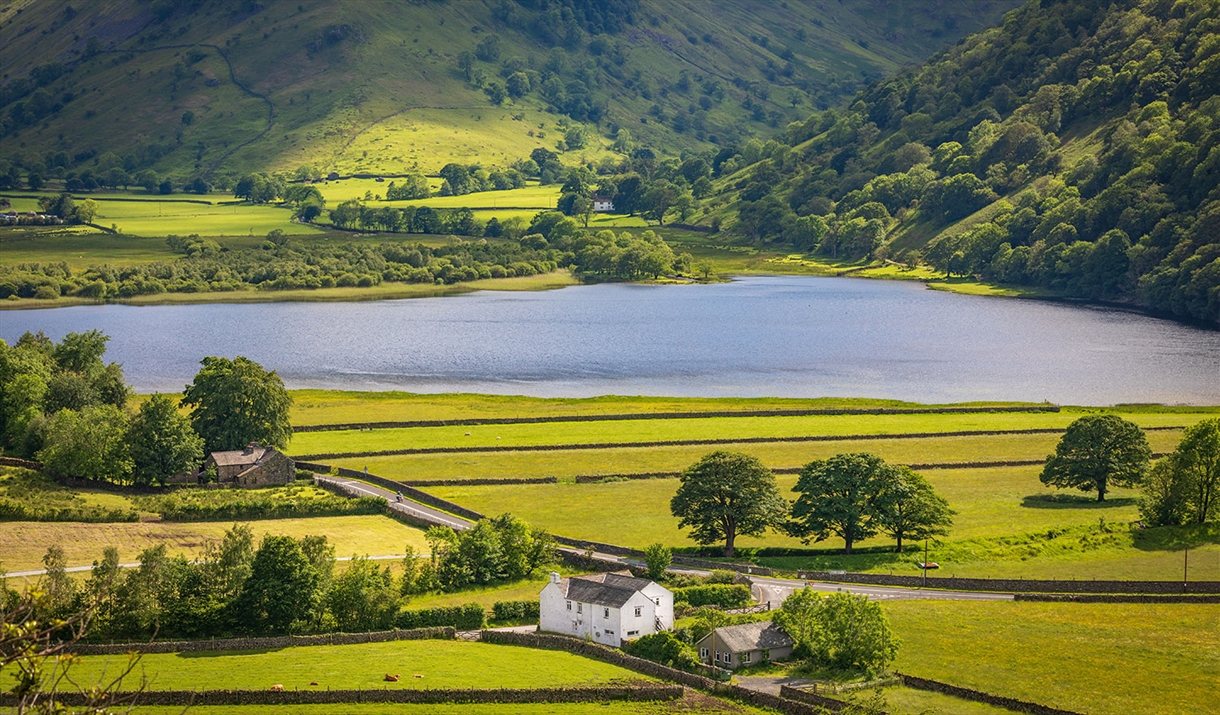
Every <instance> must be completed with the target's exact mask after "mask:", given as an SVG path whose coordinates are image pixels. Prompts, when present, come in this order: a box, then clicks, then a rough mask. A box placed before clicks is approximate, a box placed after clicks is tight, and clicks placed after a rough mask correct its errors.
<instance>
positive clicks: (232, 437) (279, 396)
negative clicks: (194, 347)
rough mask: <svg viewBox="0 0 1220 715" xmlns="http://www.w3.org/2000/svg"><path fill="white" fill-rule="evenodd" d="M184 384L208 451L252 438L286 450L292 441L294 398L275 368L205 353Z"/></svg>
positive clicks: (237, 445)
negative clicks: (290, 411)
mask: <svg viewBox="0 0 1220 715" xmlns="http://www.w3.org/2000/svg"><path fill="white" fill-rule="evenodd" d="M200 364H201V365H203V368H202V369H201V370H200V371H199V372H198V373H196V375H195V379H194V381H193V382H192V383H191V384H190V385H187V387H186V391H185V392H184V393H183V399H182V404H183V405H186V406H188V407H190V408H191V424H192V425H193V426H194V427H195V431H196V432H197V433H198V434H199V436H200V437H202V438H203V441H204V445H205V447H206V449H207V450H208V451H209V452H214V451H218V450H233V449H241V448H243V447H245V446H246V445H247V444H249V443H251V442H260V443H262V444H265V445H271V446H274V447H279V448H281V449H282V448H284V447H285V446H287V444H288V441H289V440H291V439H292V424H291V423H290V422H289V414H288V412H289V408H290V407H291V406H292V397H291V396H290V395H289V394H288V391H287V390H286V389H285V388H284V383H283V381H282V380H280V377H279V375H277V374H276V373H275V371H274V370H272V371H270V372H268V371H267V370H264V369H263V366H262V365H259V364H258V363H256V362H254V361H253V360H250V359H249V358H246V357H241V356H238V357H236V358H234V359H232V360H230V359H228V358H223V357H206V358H204V359H203V360H202V361H201V363H200Z"/></svg>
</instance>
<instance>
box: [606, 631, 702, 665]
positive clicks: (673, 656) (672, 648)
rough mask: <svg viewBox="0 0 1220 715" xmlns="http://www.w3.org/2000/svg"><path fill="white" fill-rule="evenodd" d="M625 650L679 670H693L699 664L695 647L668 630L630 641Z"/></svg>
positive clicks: (624, 647) (630, 653) (638, 656)
mask: <svg viewBox="0 0 1220 715" xmlns="http://www.w3.org/2000/svg"><path fill="white" fill-rule="evenodd" d="M623 651H624V652H625V653H627V654H628V655H634V656H635V657H637V658H643V659H644V660H651V661H652V662H654V663H660V664H661V665H666V666H669V667H670V668H677V669H678V670H686V671H693V670H695V669H696V668H697V667H698V666H699V658H698V656H696V655H695V649H694V648H691V647H690V646H689V645H687V644H685V643H683V642H682V641H680V640H678V638H677V637H676V636H674V634H673V633H670V632H668V631H661V632H660V633H650V634H648V635H646V636H644V637H642V638H637V639H636V640H633V641H628V642H627V644H626V645H625V646H623Z"/></svg>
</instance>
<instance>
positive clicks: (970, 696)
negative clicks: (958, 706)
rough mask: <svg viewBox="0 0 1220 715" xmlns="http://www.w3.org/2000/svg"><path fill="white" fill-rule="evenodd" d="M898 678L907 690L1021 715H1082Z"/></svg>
mask: <svg viewBox="0 0 1220 715" xmlns="http://www.w3.org/2000/svg"><path fill="white" fill-rule="evenodd" d="M895 675H897V676H898V677H899V678H902V684H903V685H905V686H907V687H908V688H914V689H916V690H927V691H929V692H933V693H941V694H942V695H950V696H953V697H955V698H961V699H962V700H972V701H974V702H976V703H986V704H988V705H995V706H996V707H1001V708H1006V709H1008V710H1015V711H1017V712H1022V713H1031V714H1032V715H1082V714H1081V713H1079V712H1077V711H1075V710H1063V709H1060V708H1053V707H1050V706H1048V705H1040V704H1038V703H1031V702H1028V701H1026V700H1017V699H1016V698H1008V697H1004V696H1002V695H992V694H991V693H987V692H983V691H982V690H975V689H973V688H963V687H961V686H958V685H950V684H948V683H942V682H940V681H939V680H930V679H928V678H919V677H916V676H914V675H905V674H903V673H895Z"/></svg>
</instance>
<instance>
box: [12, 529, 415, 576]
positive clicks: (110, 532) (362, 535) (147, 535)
mask: <svg viewBox="0 0 1220 715" xmlns="http://www.w3.org/2000/svg"><path fill="white" fill-rule="evenodd" d="M245 523H248V524H249V525H250V528H251V529H253V531H254V536H255V539H260V538H262V536H263V535H264V534H277V535H284V536H291V537H293V538H301V537H303V536H325V537H326V538H327V539H328V540H329V542H330V543H331V544H332V545H333V546H334V547H335V555H336V556H364V555H368V556H388V555H394V554H401V553H403V549H404V548H405V547H406V546H407V545H408V544H410V545H411V546H412V547H414V549H415V551H416V552H417V553H427V551H428V544H427V542H426V541H425V540H424V534H423V532H422V531H420V530H419V529H415V528H412V527H409V526H407V525H405V524H402V523H400V522H397V521H395V520H393V519H391V518H389V517H386V516H330V517H313V518H301V519H265V520H257V521H249V522H245ZM232 525H233V523H232V522H228V521H197V522H181V523H178V522H157V521H142V522H134V523H126V522H125V523H115V524H85V523H80V522H30V521H5V522H0V568H3V570H4V571H7V572H14V571H26V570H32V569H41V568H42V557H43V555H44V554H46V552H47V547H49V546H53V545H59V546H60V547H62V548H63V550H64V556H65V558H66V560H67V563H68V565H69V566H87V565H88V564H91V563H93V561H94V560H96V559H98V558H100V557H101V555H102V549H104V548H105V547H107V546H114V547H115V548H117V549H118V550H119V558H120V560H121V561H122V562H124V563H127V562H131V561H135V560H136V556H137V555H138V554H139V553H140V552H141V551H143V550H144V549H146V548H148V547H150V546H156V545H157V544H165V545H166V548H167V549H168V550H169V552H170V553H171V554H182V555H184V556H187V557H193V556H196V555H198V554H199V553H200V551H201V550H202V549H203V547H204V546H205V545H206V544H207V543H208V542H209V541H213V540H219V539H220V538H221V537H222V536H224V532H225V531H226V530H227V529H228V528H230V527H231V526H232Z"/></svg>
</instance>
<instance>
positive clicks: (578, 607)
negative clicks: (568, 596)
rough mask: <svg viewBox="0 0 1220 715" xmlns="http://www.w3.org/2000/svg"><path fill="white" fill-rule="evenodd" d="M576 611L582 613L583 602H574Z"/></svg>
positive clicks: (583, 609) (583, 608)
mask: <svg viewBox="0 0 1220 715" xmlns="http://www.w3.org/2000/svg"><path fill="white" fill-rule="evenodd" d="M576 612H577V613H584V612H585V604H583V603H577V604H576Z"/></svg>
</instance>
